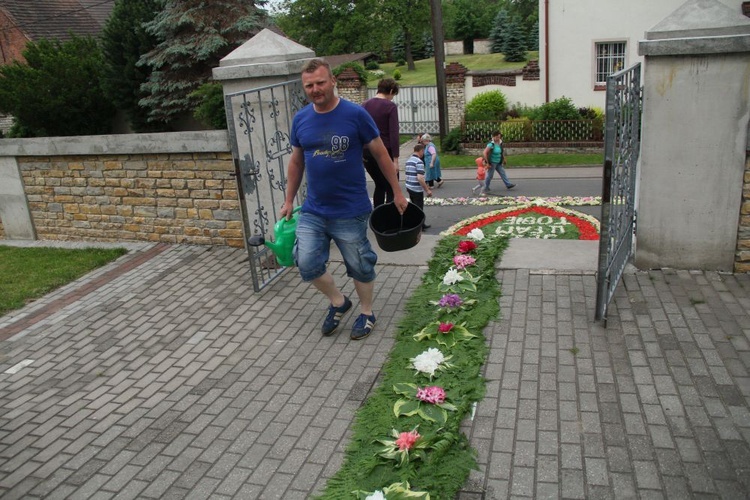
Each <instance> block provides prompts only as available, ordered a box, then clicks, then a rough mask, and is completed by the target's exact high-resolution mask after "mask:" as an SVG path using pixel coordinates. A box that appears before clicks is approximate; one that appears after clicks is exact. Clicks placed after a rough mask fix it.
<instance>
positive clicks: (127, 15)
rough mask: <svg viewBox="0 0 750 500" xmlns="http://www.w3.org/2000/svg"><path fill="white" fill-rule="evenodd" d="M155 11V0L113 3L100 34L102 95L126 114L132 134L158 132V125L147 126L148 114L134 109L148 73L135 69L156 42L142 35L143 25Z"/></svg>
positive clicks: (156, 3)
mask: <svg viewBox="0 0 750 500" xmlns="http://www.w3.org/2000/svg"><path fill="white" fill-rule="evenodd" d="M158 11H159V5H158V1H157V0H117V2H116V3H115V6H114V9H113V10H112V14H111V15H110V17H109V19H108V20H107V24H106V25H105V26H104V30H103V32H102V49H103V51H104V56H105V61H106V66H105V68H104V75H105V76H104V82H103V85H104V88H105V91H106V92H107V95H109V96H110V98H111V99H112V102H113V103H114V105H115V106H117V108H118V109H120V110H122V111H124V112H125V113H126V114H127V116H128V118H129V120H130V126H131V127H132V128H133V130H135V131H136V132H146V131H152V130H159V129H160V127H159V126H158V124H155V123H148V110H147V109H145V108H142V107H140V106H139V105H138V101H139V100H140V99H141V98H142V97H144V95H143V94H142V93H141V85H143V84H144V83H145V82H146V80H147V79H148V77H149V74H150V73H151V72H150V68H149V67H148V66H138V65H137V63H138V60H139V59H140V58H141V56H142V55H143V54H145V53H147V52H148V51H150V50H153V48H154V47H156V38H155V37H154V36H152V35H150V34H148V33H146V30H145V28H144V27H143V25H144V23H147V22H149V21H152V20H153V19H154V17H155V16H156V14H157V12H158Z"/></svg>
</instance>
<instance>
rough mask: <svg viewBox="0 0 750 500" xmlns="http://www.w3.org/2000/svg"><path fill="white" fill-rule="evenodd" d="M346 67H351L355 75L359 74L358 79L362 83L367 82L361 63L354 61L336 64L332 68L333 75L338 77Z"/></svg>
mask: <svg viewBox="0 0 750 500" xmlns="http://www.w3.org/2000/svg"><path fill="white" fill-rule="evenodd" d="M346 68H352V69H353V70H354V72H355V73H357V76H359V81H360V82H362V83H367V77H368V75H367V71H366V70H365V68H363V67H362V65H361V64H359V63H355V62H348V63H344V64H342V65H340V66H336V68H334V70H333V76H336V77H338V76H339V75H340V74H341V72H342V71H344V70H345V69H346Z"/></svg>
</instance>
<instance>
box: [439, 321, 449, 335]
mask: <svg viewBox="0 0 750 500" xmlns="http://www.w3.org/2000/svg"><path fill="white" fill-rule="evenodd" d="M438 330H439V331H440V333H448V332H449V331H451V330H453V323H440V325H439V326H438Z"/></svg>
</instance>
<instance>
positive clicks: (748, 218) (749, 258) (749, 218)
mask: <svg viewBox="0 0 750 500" xmlns="http://www.w3.org/2000/svg"><path fill="white" fill-rule="evenodd" d="M748 147H750V144H748ZM734 271H735V272H737V273H748V272H750V150H748V151H747V155H746V160H745V177H744V181H743V183H742V205H741V206H740V227H739V230H738V232H737V253H736V254H735V259H734Z"/></svg>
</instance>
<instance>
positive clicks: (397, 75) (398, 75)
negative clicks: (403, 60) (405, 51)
mask: <svg viewBox="0 0 750 500" xmlns="http://www.w3.org/2000/svg"><path fill="white" fill-rule="evenodd" d="M393 79H394V80H401V70H399V69H394V70H393Z"/></svg>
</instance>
